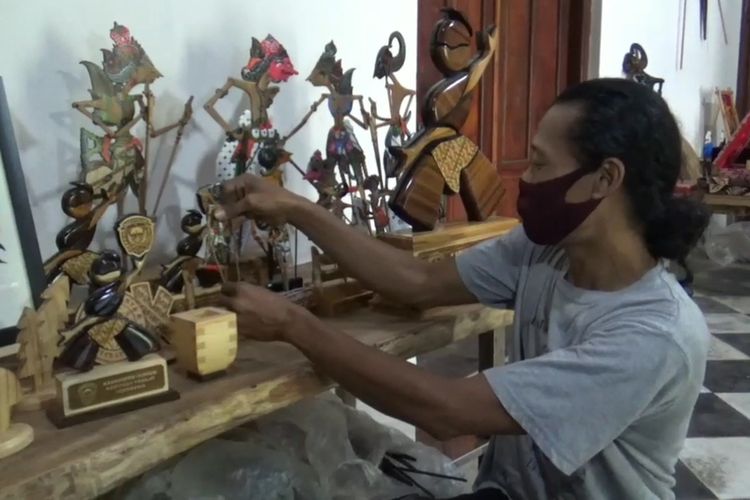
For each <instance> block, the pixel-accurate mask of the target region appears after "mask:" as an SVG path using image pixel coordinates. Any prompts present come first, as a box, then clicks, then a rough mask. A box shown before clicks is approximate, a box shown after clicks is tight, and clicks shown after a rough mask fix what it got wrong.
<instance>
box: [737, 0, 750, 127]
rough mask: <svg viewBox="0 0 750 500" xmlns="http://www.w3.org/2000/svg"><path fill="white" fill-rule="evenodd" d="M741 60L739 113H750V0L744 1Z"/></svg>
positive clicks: (738, 88) (738, 91) (738, 74)
mask: <svg viewBox="0 0 750 500" xmlns="http://www.w3.org/2000/svg"><path fill="white" fill-rule="evenodd" d="M741 26H742V27H741V29H740V61H739V64H738V66H737V113H738V114H739V116H740V119H742V118H743V117H744V116H745V115H746V114H748V113H750V0H743V2H742V20H741Z"/></svg>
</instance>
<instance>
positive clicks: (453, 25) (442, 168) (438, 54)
mask: <svg viewBox="0 0 750 500" xmlns="http://www.w3.org/2000/svg"><path fill="white" fill-rule="evenodd" d="M471 42H472V29H471V26H469V23H468V22H467V21H466V19H465V18H464V17H463V16H462V15H461V14H460V13H459V12H458V11H456V10H453V9H444V10H443V18H442V19H441V20H440V21H438V23H437V25H436V26H435V31H434V32H433V36H432V41H431V53H430V55H431V57H432V61H433V63H434V64H435V66H437V68H438V69H439V70H440V71H441V72H442V73H443V75H445V78H444V79H442V80H440V81H439V82H437V83H436V84H435V85H433V86H432V87H431V88H430V90H429V91H428V92H427V95H426V96H425V99H424V101H423V102H422V103H421V116H422V123H423V125H424V128H423V129H422V130H420V131H419V132H418V133H416V134H415V135H414V136H412V137H411V138H410V139H409V140H408V142H406V143H405V144H404V145H403V146H402V147H393V148H391V149H390V152H391V154H393V155H394V157H395V158H396V164H395V167H394V169H393V171H394V172H395V174H396V175H398V182H397V185H396V188H395V191H394V193H393V195H392V196H391V200H390V203H389V205H390V207H391V209H392V210H393V211H394V212H395V213H396V215H398V216H399V217H401V218H402V219H403V220H405V221H406V222H408V223H409V224H411V226H412V227H413V228H414V229H415V230H430V229H433V228H434V227H435V224H436V223H437V221H438V218H439V215H440V207H441V201H442V196H443V194H456V193H458V194H459V195H460V196H461V201H462V202H463V204H464V207H465V208H466V213H467V215H468V217H469V220H475V221H481V220H485V219H487V218H488V217H489V216H490V215H492V214H493V213H494V212H495V210H496V209H497V207H498V206H499V204H500V201H501V199H502V195H503V188H502V185H501V182H500V176H499V175H498V173H497V170H496V169H495V167H494V166H493V165H492V164H491V163H490V161H489V160H488V159H487V158H486V157H485V156H484V154H482V152H481V151H480V150H479V147H478V146H477V145H476V144H474V143H473V142H472V141H471V140H470V139H469V138H468V137H466V136H464V135H462V134H461V132H460V130H461V127H462V126H463V124H464V122H465V121H466V118H467V117H468V115H469V112H470V109H471V103H472V100H473V99H474V94H475V93H476V92H477V90H478V88H479V82H480V80H481V77H482V74H483V73H484V71H485V69H486V68H487V66H488V65H489V63H490V61H491V60H492V57H493V55H494V53H495V48H496V46H497V29H496V28H495V27H494V26H491V27H489V28H487V29H486V30H484V31H480V32H478V33H477V34H476V45H477V49H478V51H477V53H476V54H475V53H474V49H473V48H472V43H471Z"/></svg>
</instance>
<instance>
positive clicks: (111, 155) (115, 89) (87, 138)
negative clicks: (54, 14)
mask: <svg viewBox="0 0 750 500" xmlns="http://www.w3.org/2000/svg"><path fill="white" fill-rule="evenodd" d="M109 35H110V38H111V39H112V41H113V42H114V45H113V46H112V49H111V50H108V49H102V55H103V61H102V65H101V66H99V65H98V64H96V63H93V62H91V61H83V62H82V63H81V64H83V65H84V67H85V68H86V70H87V71H88V74H89V78H90V79H91V89H90V90H89V92H90V94H91V99H90V100H86V101H77V102H74V103H73V107H74V108H75V109H77V110H78V111H80V112H81V113H82V114H84V115H85V116H86V117H87V118H89V119H90V120H91V121H92V123H93V124H94V125H96V126H98V127H99V128H100V129H101V130H102V131H103V132H104V136H101V137H100V136H97V135H95V134H94V133H92V132H90V131H88V130H86V129H81V166H82V168H83V171H82V179H81V180H82V181H84V182H86V183H87V184H90V185H91V186H92V187H93V189H94V191H95V192H99V191H100V190H102V189H103V190H104V191H106V192H107V194H108V196H112V195H115V196H116V197H119V196H120V195H122V194H124V191H125V189H127V187H128V186H129V187H130V189H131V190H132V191H133V193H134V194H135V195H136V196H137V198H138V206H139V211H140V212H141V214H144V215H145V214H146V190H147V175H148V174H147V168H148V162H149V139H150V138H154V137H158V136H159V135H161V134H164V133H166V132H168V131H170V130H172V129H174V128H177V127H180V128H183V127H184V126H185V125H186V124H187V122H188V121H189V120H190V117H191V114H192V109H191V107H190V102H191V100H188V102H187V103H186V105H185V110H184V112H183V115H182V117H181V118H180V119H179V120H177V121H176V122H174V123H173V124H171V125H168V126H166V127H163V128H161V129H155V128H154V126H153V119H152V117H153V112H154V107H155V99H154V96H153V94H152V93H151V90H150V85H151V84H152V83H153V82H154V81H155V80H156V79H157V78H159V77H161V76H162V75H161V73H159V71H158V70H157V69H156V67H155V66H154V64H153V63H152V62H151V59H150V58H149V57H148V55H147V54H146V52H145V50H143V47H141V45H140V44H139V43H138V42H137V41H136V39H135V38H133V36H132V35H131V34H130V30H128V28H126V27H125V26H123V25H121V24H117V23H114V26H113V28H112V29H111V30H110V32H109ZM141 84H143V85H144V91H143V93H142V94H135V93H132V91H133V90H134V88H135V87H137V86H139V85H141ZM136 103H138V106H136ZM138 107H139V108H140V109H139V110H137V108H138ZM141 119H143V120H145V122H146V128H147V134H146V137H145V141H144V143H143V144H142V143H141V141H140V140H139V139H137V138H136V137H135V136H134V135H133V134H132V132H131V131H132V129H133V127H134V126H135V125H136V124H137V123H138V122H139V121H140V120H141ZM175 147H176V143H175ZM172 161H173V158H172ZM168 168H169V166H168Z"/></svg>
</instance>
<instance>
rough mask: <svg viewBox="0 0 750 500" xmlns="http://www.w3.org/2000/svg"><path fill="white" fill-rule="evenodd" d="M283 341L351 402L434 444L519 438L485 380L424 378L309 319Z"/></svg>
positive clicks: (290, 330)
mask: <svg viewBox="0 0 750 500" xmlns="http://www.w3.org/2000/svg"><path fill="white" fill-rule="evenodd" d="M284 340H286V341H287V342H289V343H291V344H293V345H294V346H295V347H297V348H298V349H299V350H300V351H302V352H303V353H304V355H305V356H307V358H309V359H310V360H311V361H312V362H313V364H314V365H315V366H317V367H319V368H320V369H321V370H323V371H324V372H325V373H326V374H327V375H329V376H330V377H331V378H332V379H333V380H335V381H336V382H338V383H339V384H340V385H341V386H342V387H344V388H345V389H346V390H347V391H349V392H350V393H351V394H353V395H354V396H355V397H357V398H359V399H361V400H362V401H364V402H365V403H367V404H369V405H371V406H373V407H374V408H377V409H378V410H380V411H382V412H383V413H386V414H388V415H392V416H394V417H397V418H400V419H402V420H404V421H406V422H409V423H411V424H413V425H415V426H417V427H419V428H420V429H423V430H424V431H426V432H428V433H429V434H431V435H432V436H434V437H436V438H438V439H442V440H445V439H450V438H452V437H455V436H462V435H482V436H489V435H496V434H523V433H524V430H523V429H522V428H521V427H520V426H519V425H518V423H517V422H516V421H515V420H514V419H513V418H512V417H511V416H510V415H509V414H508V412H507V411H506V410H505V409H504V408H503V406H502V404H501V403H500V401H499V400H498V398H497V396H496V395H495V393H494V392H493V391H492V388H491V387H490V385H489V383H488V382H487V380H486V379H485V377H484V375H481V374H480V375H476V376H473V377H470V378H466V379H453V378H447V377H442V376H439V375H435V374H432V373H429V372H427V371H425V370H423V369H420V368H418V367H416V366H414V365H412V364H410V363H408V362H406V361H404V360H402V359H399V358H396V357H394V356H391V355H389V354H386V353H383V352H381V351H379V350H378V349H375V348H373V347H369V346H366V345H364V344H362V343H360V342H358V341H356V340H354V339H353V338H351V337H349V336H348V335H346V334H343V333H341V332H338V331H335V330H333V329H331V328H330V327H328V326H326V325H325V324H323V323H322V322H321V321H320V320H318V319H317V318H315V317H314V316H313V315H312V314H307V315H305V316H303V317H302V319H301V320H300V322H299V323H297V324H296V325H295V326H294V327H292V328H288V329H287V330H286V331H285V333H284Z"/></svg>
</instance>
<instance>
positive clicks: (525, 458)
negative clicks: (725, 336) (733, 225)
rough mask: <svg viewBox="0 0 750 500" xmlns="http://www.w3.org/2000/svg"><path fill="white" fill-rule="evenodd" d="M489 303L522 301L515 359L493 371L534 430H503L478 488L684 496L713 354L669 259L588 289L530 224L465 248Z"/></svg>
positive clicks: (504, 399)
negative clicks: (677, 475)
mask: <svg viewBox="0 0 750 500" xmlns="http://www.w3.org/2000/svg"><path fill="white" fill-rule="evenodd" d="M457 266H458V270H459V273H460V275H461V278H462V280H463V282H464V283H465V285H466V286H467V287H468V289H469V290H470V291H471V292H472V293H473V294H474V295H475V296H476V297H477V299H479V301H480V302H482V303H483V304H486V305H490V306H497V307H513V308H514V309H515V312H516V317H515V324H514V328H513V338H512V348H511V352H510V353H509V356H510V363H509V364H507V365H505V366H501V367H496V368H492V369H490V370H487V371H486V372H484V375H485V377H486V378H487V381H488V382H489V383H490V385H491V386H492V389H493V390H494V391H495V394H497V397H498V399H499V400H500V402H501V403H502V405H503V407H504V408H505V409H506V410H507V411H508V413H509V414H510V415H512V416H513V418H514V419H515V420H516V421H517V422H518V423H519V424H520V425H521V427H523V429H524V430H525V431H526V433H527V435H523V436H495V437H493V438H492V441H491V443H490V447H489V450H488V452H487V454H486V456H485V459H484V460H483V462H482V467H481V470H480V471H479V477H478V478H477V482H476V484H475V488H476V489H480V488H487V487H501V488H503V489H504V490H505V491H506V492H507V493H508V494H509V495H510V496H511V497H512V498H513V499H526V498H527V499H559V498H565V499H568V498H575V499H582V498H591V499H602V498H617V499H621V498H623V499H624V498H637V499H646V498H674V494H673V493H672V491H671V490H672V488H673V486H674V478H673V476H674V468H675V464H676V462H677V457H678V454H679V451H680V449H681V447H682V444H683V441H684V439H685V435H686V433H687V428H688V424H689V421H690V415H691V412H692V409H693V406H694V405H695V401H696V399H697V398H698V393H699V392H700V388H701V384H702V382H703V375H704V372H705V366H706V356H707V353H708V343H709V333H708V328H707V326H706V322H705V319H704V318H703V315H702V314H701V312H700V310H699V309H698V307H697V306H696V305H695V303H694V302H693V301H692V300H691V299H690V298H689V297H688V296H687V294H685V292H684V291H683V290H682V287H680V285H679V284H678V283H677V281H676V280H675V279H674V277H673V276H672V275H671V274H669V273H668V272H667V271H666V269H665V268H664V266H663V265H662V264H659V265H658V266H656V267H655V268H653V269H652V270H651V271H649V272H648V273H647V274H645V275H644V276H643V277H642V278H641V279H640V280H639V281H638V282H636V283H634V284H633V285H631V286H629V287H627V288H625V289H623V290H619V291H617V292H601V291H592V290H582V289H580V288H576V287H575V286H573V285H572V284H571V283H570V282H569V281H567V280H566V279H565V275H566V271H567V259H566V257H565V255H564V253H563V252H562V250H560V249H558V248H554V247H542V246H537V245H534V244H533V243H531V242H530V241H529V240H528V238H527V237H526V235H525V234H524V232H523V229H522V228H518V229H517V230H514V231H512V232H511V233H509V234H507V235H506V236H504V237H501V238H498V239H494V240H490V241H487V242H485V243H483V244H481V245H479V246H477V247H474V248H472V249H469V250H467V251H465V252H463V253H462V254H460V255H459V256H458V258H457Z"/></svg>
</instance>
